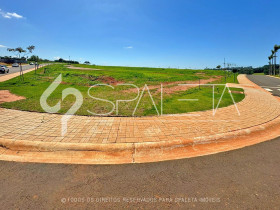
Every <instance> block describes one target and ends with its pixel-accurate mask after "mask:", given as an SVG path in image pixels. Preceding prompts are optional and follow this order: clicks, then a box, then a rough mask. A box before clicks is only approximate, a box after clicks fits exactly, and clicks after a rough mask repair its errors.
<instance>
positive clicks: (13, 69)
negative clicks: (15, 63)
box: [0, 65, 35, 77]
mask: <svg viewBox="0 0 280 210" xmlns="http://www.w3.org/2000/svg"><path fill="white" fill-rule="evenodd" d="M33 68H35V65H23V66H22V70H23V71H25V70H29V69H33ZM9 70H10V71H9V73H8V74H12V73H16V72H19V71H20V67H9ZM4 75H7V73H5V74H3V73H2V74H1V73H0V77H1V76H4Z"/></svg>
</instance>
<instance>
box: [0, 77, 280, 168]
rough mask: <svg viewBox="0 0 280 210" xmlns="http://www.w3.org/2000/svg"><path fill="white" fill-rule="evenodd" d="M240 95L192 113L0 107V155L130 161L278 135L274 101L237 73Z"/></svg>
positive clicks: (226, 146)
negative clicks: (100, 113)
mask: <svg viewBox="0 0 280 210" xmlns="http://www.w3.org/2000/svg"><path fill="white" fill-rule="evenodd" d="M238 80H239V82H240V84H239V85H237V84H231V85H230V86H234V87H242V88H243V89H244V91H245V94H246V97H245V99H244V100H243V101H241V102H240V103H238V104H237V107H238V110H239V112H240V116H239V115H238V112H237V110H236V107H235V106H233V105H232V106H229V107H225V108H220V109H218V110H217V113H216V115H215V116H213V111H212V110H209V111H204V112H196V113H191V114H193V116H186V115H172V116H160V117H140V118H138V117H135V118H133V117H86V116H74V117H72V118H71V120H70V121H68V132H67V134H66V135H65V136H64V137H61V135H60V133H61V122H60V120H61V115H56V114H46V113H33V112H24V111H17V110H9V109H0V126H1V128H2V130H0V145H1V146H2V147H1V150H0V154H1V155H0V159H2V160H15V161H28V162H57V163H84V164H91V163H93V164H106V163H132V162H152V161H161V160H169V159H178V158H185V157H194V156H200V155H206V154H213V153H217V152H221V151H228V150H232V149H236V148H241V147H244V146H248V145H252V144H255V143H258V142H261V141H265V140H269V139H271V138H273V137H276V136H278V135H279V134H278V133H277V132H278V129H277V126H279V123H280V120H279V115H280V103H279V101H278V100H277V99H276V98H275V97H273V96H272V95H270V94H269V93H268V92H267V91H265V90H263V89H261V88H260V87H258V86H256V85H255V84H254V83H252V82H251V81H249V80H248V79H247V77H246V76H245V75H239V77H238Z"/></svg>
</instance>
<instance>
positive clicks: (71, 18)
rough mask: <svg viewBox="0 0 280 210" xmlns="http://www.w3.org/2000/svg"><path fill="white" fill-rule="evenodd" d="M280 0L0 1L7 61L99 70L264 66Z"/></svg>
mask: <svg viewBox="0 0 280 210" xmlns="http://www.w3.org/2000/svg"><path fill="white" fill-rule="evenodd" d="M279 8H280V1H279V0H79V1H78V0H48V1H35V0H25V1H22V0H9V1H7V0H0V9H1V10H0V28H1V33H0V55H1V56H4V55H12V54H11V53H9V52H7V47H9V48H15V47H27V46H29V45H35V47H36V49H35V51H34V53H33V54H35V55H38V56H39V57H42V58H47V59H50V60H54V59H57V58H63V59H67V60H68V59H69V56H70V59H71V60H77V61H79V62H84V61H90V62H91V63H93V64H97V65H118V66H147V67H148V66H149V67H174V68H193V69H200V68H206V67H209V68H211V67H216V66H217V65H222V64H223V61H224V58H226V62H228V63H232V64H235V65H237V66H254V67H257V66H262V65H265V64H267V63H268V58H267V57H268V56H269V55H270V54H271V49H272V48H273V46H274V45H275V44H280V27H279V23H280V22H279V20H280V12H279V11H280V10H279Z"/></svg>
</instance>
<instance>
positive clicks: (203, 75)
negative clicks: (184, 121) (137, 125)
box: [0, 64, 244, 116]
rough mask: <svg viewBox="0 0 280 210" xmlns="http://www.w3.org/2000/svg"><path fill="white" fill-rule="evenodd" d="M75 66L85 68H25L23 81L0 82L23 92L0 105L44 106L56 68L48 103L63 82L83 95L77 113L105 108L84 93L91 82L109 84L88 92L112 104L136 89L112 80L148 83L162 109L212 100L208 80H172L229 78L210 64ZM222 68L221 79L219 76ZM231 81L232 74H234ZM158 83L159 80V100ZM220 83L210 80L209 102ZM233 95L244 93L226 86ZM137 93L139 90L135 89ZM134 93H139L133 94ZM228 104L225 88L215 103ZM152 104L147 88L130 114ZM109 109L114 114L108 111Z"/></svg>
mask: <svg viewBox="0 0 280 210" xmlns="http://www.w3.org/2000/svg"><path fill="white" fill-rule="evenodd" d="M73 66H74V67H78V68H91V69H98V70H88V69H83V70H79V69H69V68H68V67H67V66H65V65H64V64H55V65H50V66H47V67H46V70H47V71H46V72H45V73H44V68H40V69H39V70H38V71H37V74H35V72H29V73H27V74H25V75H24V81H20V79H19V78H18V77H17V78H13V79H11V80H9V81H6V82H2V83H0V89H2V90H10V91H11V92H12V93H14V94H16V95H20V96H24V97H26V99H25V100H20V101H15V102H10V103H3V104H0V106H1V107H5V108H10V109H18V110H28V111H36V112H44V110H43V109H42V108H41V106H40V97H41V95H42V94H43V92H44V91H45V90H46V89H47V88H48V86H49V85H50V84H51V83H52V82H53V81H54V80H55V78H57V77H58V76H59V75H60V74H62V83H61V84H60V85H59V86H58V88H57V89H56V90H55V91H54V92H53V93H52V94H51V95H50V97H49V98H48V100H47V102H48V103H49V105H50V106H54V105H55V104H57V102H58V101H60V100H61V98H62V90H64V89H65V88H69V87H71V88H76V89H78V90H79V91H80V92H81V93H82V95H83V97H84V102H83V105H82V107H81V108H80V109H79V110H78V112H77V113H76V114H77V115H92V114H90V113H89V112H88V111H91V112H93V113H97V114H103V113H107V112H110V111H111V110H112V108H113V105H112V104H111V103H108V102H104V101H99V100H95V99H93V98H91V97H90V96H89V95H88V90H89V87H90V86H92V85H96V84H107V83H109V84H111V85H112V86H113V87H114V89H112V88H110V87H106V86H99V87H95V88H92V89H91V90H90V95H91V96H94V97H97V98H102V99H106V100H110V101H112V102H113V103H114V104H116V101H117V100H129V99H134V98H136V97H137V89H136V88H134V87H132V86H127V85H126V86H125V85H118V86H117V84H125V83H129V84H134V85H136V86H138V87H139V88H140V91H142V89H143V87H144V85H145V84H147V85H148V87H149V89H150V92H151V95H152V97H153V100H154V102H155V104H156V107H157V109H158V111H159V113H160V111H161V104H162V107H163V114H179V113H188V112H194V111H202V110H209V109H212V106H213V88H212V87H211V86H201V87H200V88H199V87H189V88H188V89H184V88H182V86H181V87H180V86H178V83H180V82H181V83H182V84H185V83H188V82H189V83H190V82H191V83H198V82H199V79H200V81H201V82H202V83H203V81H204V82H205V83H215V84H225V82H228V83H233V82H234V76H233V74H231V73H225V72H223V71H220V70H219V71H218V70H217V71H213V70H187V69H163V68H142V67H116V66H89V65H73ZM225 74H226V75H227V79H226V81H225ZM235 81H236V79H235ZM160 84H163V93H162V103H161V91H160ZM223 89H224V86H216V87H215V89H214V91H215V105H217V103H218V101H219V98H220V97H221V94H222V92H223ZM231 90H232V91H233V97H234V100H235V101H236V102H239V101H241V100H242V99H243V98H244V93H243V90H242V89H237V88H231ZM140 93H141V92H140ZM138 99H139V98H138ZM138 99H137V100H135V101H132V102H120V103H119V114H118V115H121V116H132V113H133V111H134V109H135V107H136V104H137V102H138ZM179 99H198V101H179ZM74 103H75V97H74V96H73V95H69V96H67V97H66V98H65V99H64V100H63V101H62V103H61V109H60V110H59V112H58V113H61V114H62V113H66V112H67V111H68V110H69V108H70V107H71V106H72V105H73V104H74ZM231 104H233V101H232V99H231V97H230V94H229V93H228V91H225V94H224V96H223V98H222V100H221V103H220V106H219V107H225V106H229V105H231ZM156 114H157V112H156V109H155V107H154V106H153V103H152V100H151V98H150V96H149V94H148V92H147V91H145V92H144V94H143V97H142V99H141V101H140V102H139V105H138V108H137V110H136V112H135V116H147V115H156ZM111 115H116V112H115V111H114V112H112V113H111Z"/></svg>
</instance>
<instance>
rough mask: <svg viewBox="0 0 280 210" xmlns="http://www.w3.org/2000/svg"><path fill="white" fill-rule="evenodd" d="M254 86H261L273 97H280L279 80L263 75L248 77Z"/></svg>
mask: <svg viewBox="0 0 280 210" xmlns="http://www.w3.org/2000/svg"><path fill="white" fill-rule="evenodd" d="M247 77H248V79H250V80H251V81H252V82H254V83H255V84H257V85H259V86H261V87H262V88H264V89H266V90H267V91H269V92H271V93H272V94H273V95H275V96H280V78H279V79H278V78H274V77H269V76H265V75H248V76H247Z"/></svg>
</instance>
